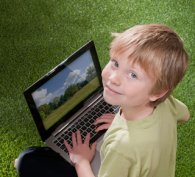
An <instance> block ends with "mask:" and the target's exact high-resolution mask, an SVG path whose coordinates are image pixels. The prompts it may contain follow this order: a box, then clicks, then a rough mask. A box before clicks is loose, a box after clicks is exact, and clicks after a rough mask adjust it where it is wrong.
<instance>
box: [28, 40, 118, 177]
mask: <svg viewBox="0 0 195 177" xmlns="http://www.w3.org/2000/svg"><path fill="white" fill-rule="evenodd" d="M24 96H25V99H26V102H27V105H28V107H29V109H30V112H31V114H32V117H33V120H34V122H35V125H36V127H37V130H38V133H39V135H40V137H41V139H42V141H43V142H44V143H46V145H47V146H49V147H50V148H52V149H53V150H54V151H56V152H57V153H59V154H60V155H61V156H62V157H63V158H64V159H65V160H67V161H68V162H69V163H71V161H70V159H69V155H68V152H67V149H66V147H65V145H64V139H66V140H67V141H68V142H69V143H70V144H72V139H71V135H72V133H73V132H76V131H77V130H80V132H81V136H82V139H84V138H85V137H86V135H87V133H88V132H89V133H90V134H91V140H90V143H93V142H95V141H96V142H97V148H96V154H95V157H94V160H93V161H92V170H93V172H94V174H95V176H97V173H98V170H99V166H100V155H99V151H100V147H101V143H102V136H103V134H104V133H105V131H101V132H98V133H97V132H95V129H96V126H95V125H94V121H95V120H96V119H97V118H98V117H100V116H101V115H103V114H105V113H116V112H117V110H118V108H117V107H116V106H111V105H109V104H107V103H106V102H105V101H104V99H103V86H102V79H101V67H100V63H99V60H98V56H97V52H96V49H95V45H94V42H93V41H89V42H88V43H86V44H85V45H84V46H82V47H81V48H79V49H78V50H77V51H75V52H74V53H73V54H72V55H71V56H69V57H68V58H67V59H65V60H64V61H62V62H61V63H60V64H58V65H57V66H56V67H54V68H53V69H52V70H50V71H49V72H48V73H46V74H45V75H44V76H43V77H41V78H40V79H39V80H38V81H36V82H35V83H33V84H32V85H31V86H30V87H28V88H27V89H26V90H25V91H24Z"/></svg>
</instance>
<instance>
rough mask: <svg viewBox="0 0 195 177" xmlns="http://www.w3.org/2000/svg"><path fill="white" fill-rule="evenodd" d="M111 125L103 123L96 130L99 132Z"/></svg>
mask: <svg viewBox="0 0 195 177" xmlns="http://www.w3.org/2000/svg"><path fill="white" fill-rule="evenodd" d="M109 127H110V124H102V125H100V126H99V127H97V128H96V129H95V131H96V132H99V131H101V130H107V129H108V128H109Z"/></svg>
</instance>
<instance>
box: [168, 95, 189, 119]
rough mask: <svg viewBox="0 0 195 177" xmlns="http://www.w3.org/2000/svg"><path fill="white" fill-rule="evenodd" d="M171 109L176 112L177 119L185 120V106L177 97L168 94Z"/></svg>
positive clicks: (186, 112)
mask: <svg viewBox="0 0 195 177" xmlns="http://www.w3.org/2000/svg"><path fill="white" fill-rule="evenodd" d="M169 100H170V103H171V105H172V106H171V109H172V111H173V112H174V113H175V114H176V119H177V121H185V118H186V117H187V116H188V115H189V110H188V108H187V106H186V105H185V104H184V103H182V102H181V101H179V100H178V99H176V98H174V97H173V96H170V98H169Z"/></svg>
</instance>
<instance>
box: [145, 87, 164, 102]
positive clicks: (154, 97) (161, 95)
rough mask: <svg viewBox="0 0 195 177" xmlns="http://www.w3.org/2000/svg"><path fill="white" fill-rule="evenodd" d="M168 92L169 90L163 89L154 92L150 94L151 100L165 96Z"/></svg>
mask: <svg viewBox="0 0 195 177" xmlns="http://www.w3.org/2000/svg"><path fill="white" fill-rule="evenodd" d="M167 92H168V90H163V91H160V92H159V93H156V94H152V95H150V98H149V99H150V101H151V102H154V101H156V100H158V99H160V98H162V97H163V96H165V95H166V93H167Z"/></svg>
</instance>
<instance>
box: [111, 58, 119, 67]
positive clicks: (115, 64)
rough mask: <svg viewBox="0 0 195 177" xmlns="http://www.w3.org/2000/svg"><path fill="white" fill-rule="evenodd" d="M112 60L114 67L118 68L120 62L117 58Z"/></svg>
mask: <svg viewBox="0 0 195 177" xmlns="http://www.w3.org/2000/svg"><path fill="white" fill-rule="evenodd" d="M110 61H111V62H112V66H113V67H115V68H118V67H119V64H118V62H117V61H116V60H115V59H111V60H110Z"/></svg>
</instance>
